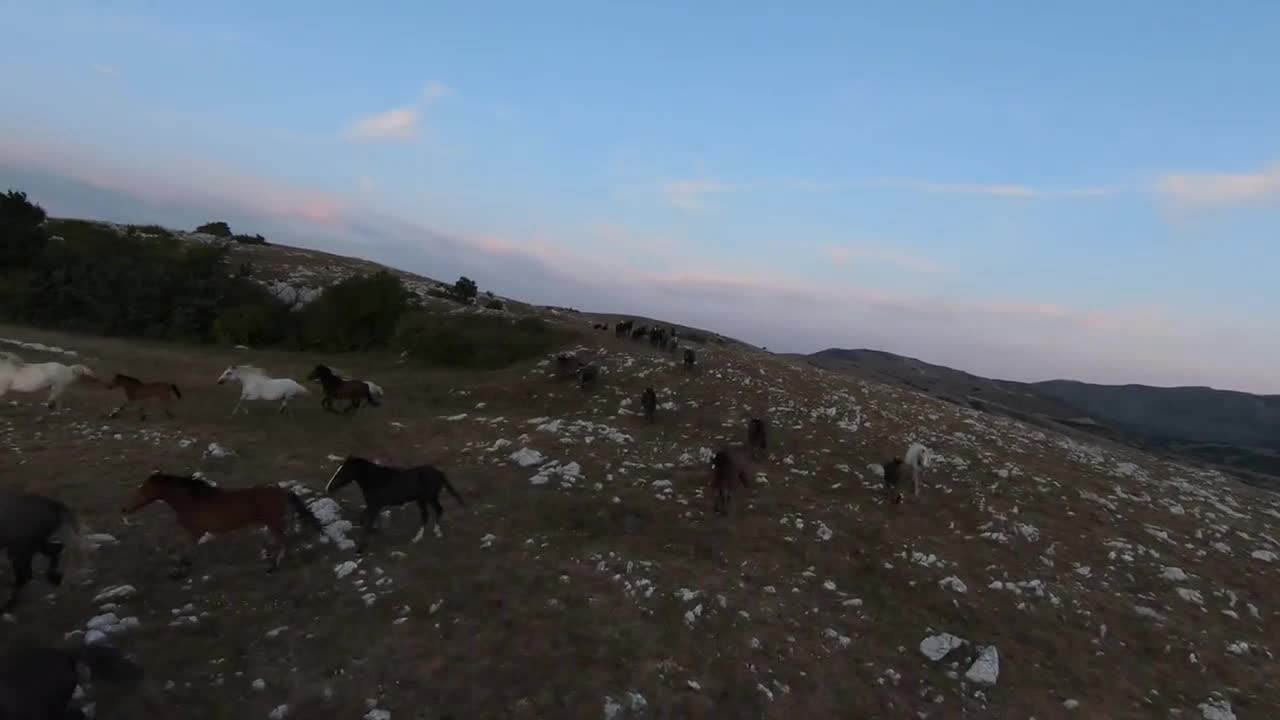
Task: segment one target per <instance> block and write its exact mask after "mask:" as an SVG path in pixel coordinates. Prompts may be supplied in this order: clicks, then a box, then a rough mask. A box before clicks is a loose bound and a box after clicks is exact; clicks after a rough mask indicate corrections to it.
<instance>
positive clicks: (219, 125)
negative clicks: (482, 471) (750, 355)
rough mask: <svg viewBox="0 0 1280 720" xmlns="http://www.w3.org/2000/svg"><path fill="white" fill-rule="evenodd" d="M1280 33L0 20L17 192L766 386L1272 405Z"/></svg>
mask: <svg viewBox="0 0 1280 720" xmlns="http://www.w3.org/2000/svg"><path fill="white" fill-rule="evenodd" d="M1278 36H1280V3H1265V2H1243V1H1232V0H1228V1H1227V2H1223V3H1217V4H1215V5H1213V6H1212V7H1210V6H1208V5H1204V4H1202V3H1172V4H1171V3H1163V2H1147V1H1146V0H1131V1H1130V2H1127V3H1119V4H1117V3H1102V2H1094V1H1093V0H1082V1H1081V2H1076V3H1065V4H1060V7H1049V6H1047V5H1046V4H1044V3H1025V2H1012V1H1010V2H1002V1H998V0H991V1H989V2H978V3H954V2H941V1H938V2H929V1H923V2H916V3H896V2H865V3H856V4H855V3H843V2H817V1H815V2H810V3H805V4H804V5H803V7H797V6H789V7H784V5H783V4H779V3H757V2H749V1H748V2H742V1H741V0H739V1H737V2H721V1H719V0H707V1H705V2H700V3H683V2H665V1H663V2H658V1H654V2H646V3H617V2H598V1H597V2H560V3H500V2H489V3H452V2H440V3H419V2H393V1H386V2H379V3H365V4H356V3H347V2H344V3H332V2H327V1H316V0H310V1H309V2H306V3H302V2H293V1H292V0H278V1H276V2H271V3H262V2H239V1H238V0H226V1H224V2H220V3H163V2H158V1H155V0H152V1H150V2H142V1H137V2H126V1H123V0H118V1H114V2H112V1H108V0H98V1H96V2H85V1H81V0H59V1H58V2H18V1H16V0H0V98H3V101H2V102H0V189H4V188H8V187H12V188H14V189H20V190H24V191H26V192H27V193H28V194H29V195H30V196H31V198H32V199H34V200H36V201H37V202H39V203H41V204H42V205H43V206H44V207H45V208H46V209H48V210H49V211H50V212H51V213H52V214H54V215H70V216H80V217H85V216H88V217H95V218H100V219H105V220H113V221H119V222H139V223H149V222H158V223H160V224H163V225H167V226H171V227H181V228H188V229H189V228H194V227H195V226H196V225H198V224H200V223H203V222H206V221H208V220H212V219H224V220H227V221H228V222H230V223H231V224H232V227H233V229H235V230H237V231H242V232H249V233H262V234H263V235H266V236H267V237H268V239H270V240H273V241H275V242H279V243H285V244H291V245H298V246H303V247H313V248H318V249H324V250H329V251H334V252H340V253H344V254H349V255H356V256H360V257H365V258H369V259H372V260H376V261H379V262H383V263H386V264H389V265H393V266H396V267H400V268H403V269H405V270H409V271H413V272H418V273H421V274H424V275H427V276H429V277H433V278H436V279H440V280H445V281H451V280H452V279H454V278H456V277H458V276H459V275H461V274H466V275H469V276H470V277H473V278H475V279H476V280H477V282H478V283H479V284H480V286H481V287H482V288H483V289H489V290H493V291H494V292H496V293H498V294H500V295H506V296H511V297H518V298H521V299H526V300H530V301H534V302H542V303H551V304H558V305H566V306H572V307H576V308H579V309H582V310H587V311H598V312H616V313H636V314H642V315H646V316H652V317H660V318H662V319H666V320H670V321H673V322H680V323H685V324H690V325H696V326H701V327H705V328H707V329H711V330H715V331H718V332H722V333H724V334H727V335H731V336H734V337H737V338H739V339H742V340H745V341H748V342H751V343H755V344H758V345H764V346H767V347H768V348H769V349H770V350H774V351H779V352H813V351H817V350H821V349H824V348H828V347H845V348H858V347H862V348H875V349H880V350H886V351H889V352H895V353H900V354H904V355H909V356H912V357H917V358H920V359H922V360H926V361H929V362H935V363H939V364H944V365H948V366H951V367H955V368H959V369H963V370H968V371H970V372H975V373H978V374H982V375H987V376H994V377H999V378H1005V379H1013V380H1045V379H1052V378H1072V379H1079V380H1086V381H1093V382H1103V383H1130V382H1133V383H1145V384H1153V385H1209V386H1214V387H1220V388H1227V389H1238V390H1244V391H1250V392H1265V393H1280V371H1278V370H1277V369H1276V364H1275V358H1276V357H1277V351H1280V327H1278V326H1277V324H1276V323H1275V322H1274V320H1275V318H1276V317H1277V316H1278V313H1277V311H1280V283H1278V282H1276V281H1275V274H1276V267H1277V260H1280V252H1278V250H1277V240H1280V234H1278V232H1277V228H1278V227H1280V86H1277V85H1276V83H1275V77H1274V75H1275V69H1276V68H1280V43H1277V42H1275V38H1276V37H1278Z"/></svg>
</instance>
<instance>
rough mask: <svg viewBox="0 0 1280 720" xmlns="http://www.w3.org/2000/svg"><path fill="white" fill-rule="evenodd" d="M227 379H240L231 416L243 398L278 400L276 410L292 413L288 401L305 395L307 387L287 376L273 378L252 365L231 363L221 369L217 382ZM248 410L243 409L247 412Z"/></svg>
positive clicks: (220, 382) (223, 381) (238, 408)
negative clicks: (237, 399)
mask: <svg viewBox="0 0 1280 720" xmlns="http://www.w3.org/2000/svg"><path fill="white" fill-rule="evenodd" d="M228 380H239V381H240V400H239V402H237V403H236V406H235V407H234V408H232V410H231V416H232V417H235V415H236V413H237V412H239V411H240V406H241V405H242V404H243V403H244V401H245V400H270V401H276V400H279V401H280V409H279V410H278V412H280V413H283V412H285V411H286V410H287V411H289V414H290V415H292V414H293V409H292V408H290V407H289V401H290V400H291V399H293V397H294V396H295V395H306V394H307V389H306V388H305V387H303V386H302V385H301V384H300V383H299V382H298V381H296V380H290V379H289V378H273V377H268V376H267V373H266V372H264V371H263V370H262V369H261V368H256V367H254V366H252V365H232V366H231V367H229V368H227V369H226V370H223V371H222V375H221V376H220V377H219V378H218V384H219V385H221V384H223V383H225V382H226V381H228ZM248 412H249V411H248V410H245V413H246V414H247V413H248Z"/></svg>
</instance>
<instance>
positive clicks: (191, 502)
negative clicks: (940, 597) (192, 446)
mask: <svg viewBox="0 0 1280 720" xmlns="http://www.w3.org/2000/svg"><path fill="white" fill-rule="evenodd" d="M597 328H598V329H604V330H607V329H608V327H607V326H599V325H597ZM642 330H643V331H644V336H647V337H649V338H650V339H651V342H652V343H653V344H654V346H655V347H661V348H663V349H668V350H672V351H673V352H674V349H673V348H674V343H675V339H676V333H675V330H674V329H671V330H670V331H669V332H668V331H661V330H657V329H644V328H640V329H632V327H631V322H630V321H626V322H622V323H618V325H617V326H616V333H617V334H618V335H619V336H622V335H624V334H628V335H630V336H631V337H633V338H639V337H642V336H641V335H640V333H641V331H642ZM655 337H656V338H657V339H654V338H655ZM692 365H693V351H692V350H691V349H686V355H685V366H686V368H688V367H691V366H692ZM555 368H556V374H557V376H558V377H561V378H568V377H573V376H574V375H576V376H577V377H578V379H579V382H580V383H581V386H582V387H583V389H584V390H585V389H589V388H590V387H592V386H593V385H594V383H595V382H596V380H597V378H598V376H599V371H598V370H597V369H596V368H595V366H593V365H590V364H587V363H583V362H581V361H580V360H579V359H578V358H577V357H576V356H575V355H572V354H565V355H559V356H557V358H556V361H555ZM81 379H84V380H88V381H91V382H97V383H100V384H104V385H105V386H106V387H109V388H120V389H122V390H123V391H124V393H125V396H126V400H125V403H124V404H123V405H121V406H120V407H118V408H116V409H115V410H113V411H112V412H111V416H112V417H114V416H117V415H119V414H120V413H121V412H122V411H124V410H125V409H127V408H128V407H129V406H131V405H137V406H138V409H139V413H140V415H141V417H142V418H143V419H145V418H146V408H147V406H148V404H149V403H155V404H158V405H159V406H160V407H161V409H162V410H163V411H164V412H165V413H166V415H168V416H169V417H173V412H172V404H173V403H174V402H175V401H177V400H180V399H181V398H182V392H181V391H180V390H179V388H178V387H177V385H175V384H173V383H169V382H143V381H140V380H138V379H136V378H133V377H130V376H126V375H121V374H116V375H115V376H114V377H113V378H112V379H111V381H109V382H107V383H102V381H101V380H98V379H97V376H96V375H95V374H94V373H93V372H92V371H91V370H90V369H89V368H87V367H84V366H82V365H73V366H66V365H62V364H60V363H41V364H39V365H28V364H25V363H23V362H22V361H21V360H20V359H18V358H16V356H13V355H9V354H0V396H3V395H4V393H5V392H6V391H7V390H9V389H14V390H18V391H23V392H34V391H39V390H41V389H44V388H49V389H50V390H51V392H50V397H49V400H48V405H49V406H50V407H54V406H56V403H57V400H58V398H59V396H60V395H61V393H62V392H63V390H65V389H66V387H67V385H69V384H70V383H71V382H74V381H76V380H81ZM307 380H310V381H314V382H317V383H319V384H320V386H321V387H322V388H323V392H324V397H323V399H322V401H321V405H322V407H323V408H324V409H325V410H326V411H330V412H339V411H338V410H336V409H335V408H334V406H333V402H334V401H335V400H345V401H346V402H347V406H346V407H345V408H343V409H342V410H341V411H340V412H342V413H354V412H355V411H356V410H357V409H358V408H359V407H360V405H361V403H363V402H368V403H369V404H370V405H372V406H375V407H377V406H379V405H380V404H381V402H382V397H383V391H382V388H381V387H379V386H378V385H377V384H375V383H373V382H371V381H367V380H355V379H348V378H345V377H343V376H341V375H340V374H339V373H338V372H335V371H334V370H333V369H332V368H329V367H327V366H324V365H317V366H316V367H315V368H314V369H313V370H312V371H311V373H310V374H309V375H308V376H307ZM228 381H236V382H239V383H240V385H241V392H240V398H239V400H238V401H237V403H236V405H235V407H234V408H233V410H232V416H235V415H236V414H237V413H239V412H240V411H241V409H242V405H243V404H244V402H245V401H246V400H250V401H269V402H278V403H279V408H278V412H279V413H285V412H288V413H290V414H292V409H291V408H290V407H289V402H290V400H291V399H293V398H295V397H297V396H299V395H307V394H308V391H307V389H306V387H304V386H303V385H302V384H300V383H298V382H296V381H294V380H291V379H288V378H271V377H269V376H268V375H267V374H266V373H265V372H264V371H262V370H261V369H259V368H256V367H253V366H250V365H234V366H231V367H228V368H227V369H226V370H225V371H224V372H223V373H222V375H221V376H220V377H219V378H218V381H217V382H218V383H219V384H223V383H226V382H228ZM640 406H641V408H642V411H643V417H644V420H645V421H646V422H648V423H653V422H655V417H656V412H657V408H658V403H657V393H656V392H655V390H654V389H653V388H652V387H647V388H645V389H644V391H643V393H642V394H641V397H640ZM246 412H247V410H246ZM746 431H747V432H746V445H745V448H742V447H740V446H733V445H726V446H723V447H721V448H720V449H719V450H717V451H716V452H714V453H713V454H712V457H711V463H710V468H709V470H710V483H709V485H710V488H711V489H712V491H713V492H714V495H715V499H714V504H713V512H715V513H716V514H718V515H722V516H723V515H727V514H728V511H729V504H730V501H731V500H732V496H733V491H734V488H735V487H736V486H737V485H739V484H740V485H742V486H743V487H750V486H751V478H752V476H753V474H754V473H753V471H752V469H751V463H753V462H755V461H757V460H760V459H762V458H767V456H768V452H769V424H768V422H767V420H766V419H764V418H762V417H751V418H749V419H748V420H747V427H746ZM928 464H929V453H928V450H927V449H926V448H925V447H924V446H923V445H920V444H918V443H917V444H912V445H911V446H910V447H909V448H908V450H907V452H906V453H905V456H904V457H894V458H892V459H891V460H889V461H886V462H884V463H882V464H881V467H882V469H883V471H884V490H885V492H886V493H887V494H888V496H889V498H890V500H891V501H892V502H894V503H899V502H901V501H902V492H901V489H900V486H902V485H906V484H909V485H910V486H911V488H912V491H913V493H914V494H917V495H918V494H919V490H920V482H921V480H922V479H923V474H924V469H925V467H926V466H927V465H928ZM350 484H355V485H357V486H358V487H359V488H360V491H361V494H362V495H363V498H364V503H365V507H364V511H363V514H362V516H361V522H360V525H361V526H362V530H363V532H362V535H361V536H360V538H359V540H358V543H357V546H356V551H357V552H363V551H364V550H365V548H366V546H367V544H368V541H369V538H370V536H371V535H373V534H374V533H376V532H377V519H378V517H379V515H380V514H381V513H382V511H383V510H384V509H386V508H389V507H394V506H400V505H405V504H409V503H413V504H416V505H417V506H418V509H419V511H420V513H421V520H422V529H421V530H420V531H419V537H420V536H421V535H422V534H423V533H424V532H425V531H426V530H427V529H428V528H429V527H430V528H431V529H432V530H434V532H435V534H436V535H437V536H442V534H443V533H442V530H441V526H440V519H441V516H442V515H443V512H444V508H443V507H442V506H441V504H440V493H441V491H442V490H443V491H447V492H448V493H449V494H450V495H452V496H453V497H454V499H455V500H456V501H457V502H458V503H459V504H460V505H465V502H464V501H463V498H462V496H461V495H460V494H459V493H458V491H457V490H456V489H455V488H454V486H453V485H452V484H451V483H450V482H449V480H448V478H447V477H446V475H445V474H444V472H442V471H441V470H439V469H438V468H436V467H434V466H431V465H422V466H417V467H393V466H386V465H380V464H378V463H375V462H373V461H370V460H367V459H365V458H362V457H357V456H348V457H346V458H345V459H344V461H343V462H342V464H341V465H340V466H339V467H338V469H337V470H336V471H335V472H334V474H333V475H332V476H331V477H330V478H329V480H328V482H327V483H326V484H325V487H324V493H325V495H326V496H333V495H335V494H337V493H338V492H340V491H341V490H342V489H343V488H344V487H346V486H347V485H350ZM157 501H159V502H163V503H165V504H166V505H168V506H169V507H170V508H171V509H172V510H173V512H174V513H175V515H176V516H177V521H178V524H179V526H181V527H182V528H183V530H185V531H186V535H187V537H188V538H189V540H190V546H189V548H194V547H195V546H196V545H197V544H198V543H199V541H200V539H201V538H202V537H204V536H205V535H206V534H215V535H217V534H223V533H227V532H231V531H235V530H240V529H244V528H265V529H266V530H267V531H268V535H269V538H270V540H271V543H272V544H273V545H274V546H275V552H274V553H270V556H269V566H268V572H272V571H274V570H275V569H276V568H278V567H279V565H280V561H281V559H282V558H283V557H284V555H285V552H286V549H287V540H286V537H287V536H286V532H285V531H286V528H287V527H288V519H289V515H290V514H292V515H294V516H296V517H297V518H298V520H299V521H300V522H301V524H302V525H303V526H304V527H306V528H307V529H309V530H311V531H312V532H315V533H323V531H324V527H323V525H322V524H321V522H320V520H319V519H318V518H317V517H316V515H315V514H314V513H313V512H312V511H311V509H310V508H309V507H308V505H307V503H306V502H305V501H304V500H303V499H302V497H301V496H299V495H298V494H296V493H294V492H292V491H290V490H287V489H285V488H283V487H279V486H276V485H262V486H255V487H248V488H240V489H223V488H220V487H218V486H216V485H214V484H212V483H210V482H208V481H207V480H205V479H203V478H202V477H200V476H199V475H198V474H196V475H191V476H181V475H171V474H167V473H164V472H162V471H160V470H156V471H154V472H152V473H151V474H150V475H148V476H147V477H146V478H145V479H143V480H142V482H141V484H139V485H138V487H137V489H136V490H135V491H134V492H133V495H132V497H131V498H130V499H129V500H128V501H127V502H126V503H124V505H123V506H122V513H124V514H126V515H127V514H131V513H135V512H137V511H139V510H141V509H143V508H145V507H147V506H148V505H151V504H152V503H155V502H157ZM82 547H83V545H82V540H81V539H80V527H79V524H78V522H77V519H76V514H75V513H74V512H73V511H72V510H71V508H70V507H68V506H67V505H66V504H64V503H62V502H60V501H58V500H56V499H53V498H49V497H45V496H41V495H35V494H30V493H14V492H7V491H0V549H4V550H7V551H8V553H9V557H10V561H11V563H12V565H13V572H14V584H13V589H12V592H11V593H10V596H9V598H8V600H7V601H6V602H5V604H4V605H3V606H0V615H2V614H4V613H7V612H9V611H10V610H12V609H13V608H14V607H15V606H16V604H17V602H18V599H19V596H20V594H21V592H22V590H23V588H24V586H26V585H27V584H28V583H29V582H30V581H31V580H32V578H33V575H34V573H33V568H32V561H33V559H34V557H35V556H36V555H37V554H39V555H43V556H44V557H45V558H47V560H48V564H47V569H46V571H45V577H46V579H47V580H48V581H49V583H51V584H52V585H55V586H56V585H59V584H61V582H62V579H63V566H64V558H63V556H64V554H65V555H67V556H68V560H69V561H74V558H75V556H76V555H77V554H78V552H79V551H80V550H81V549H82ZM191 566H192V558H191V555H190V553H189V552H188V551H184V552H182V553H181V554H180V556H179V558H178V564H177V567H176V568H175V569H174V571H173V576H174V577H181V576H183V575H185V574H187V573H188V572H189V571H190V569H191ZM23 653H25V654H23ZM41 663H45V664H46V665H47V666H48V667H50V668H61V670H58V671H56V672H55V671H53V670H50V671H49V672H48V673H46V674H45V675H44V676H42V679H33V678H32V676H31V675H30V668H32V667H37V666H39V667H43V666H42V665H41ZM78 665H82V666H84V667H87V668H89V670H90V672H91V673H92V674H93V676H94V677H95V678H98V679H102V678H105V679H107V680H111V679H112V678H116V679H119V678H126V679H127V678H136V676H137V674H138V671H137V668H136V666H133V665H132V664H131V661H128V660H127V659H125V658H124V656H122V655H120V654H119V652H118V651H115V650H114V649H112V648H110V647H95V646H93V645H86V646H84V647H81V648H78V649H68V650H51V649H39V648H37V649H32V648H27V649H25V650H21V651H17V654H10V655H9V656H0V718H5V719H7V718H27V717H31V718H44V717H58V718H62V717H81V715H80V714H78V711H75V710H68V709H67V705H68V703H69V701H70V698H71V694H72V692H73V690H74V688H75V686H76V684H77V682H76V681H77V679H78V678H77V673H78V670H77V666H78ZM68 673H69V674H68ZM99 676H101V677H99ZM68 683H69V684H68ZM41 712H44V713H45V714H40V713H41ZM24 713H25V714H24Z"/></svg>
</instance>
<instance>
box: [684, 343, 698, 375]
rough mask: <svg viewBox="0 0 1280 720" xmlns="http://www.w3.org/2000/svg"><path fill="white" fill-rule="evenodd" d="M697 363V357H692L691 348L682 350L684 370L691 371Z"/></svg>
mask: <svg viewBox="0 0 1280 720" xmlns="http://www.w3.org/2000/svg"><path fill="white" fill-rule="evenodd" d="M696 362H697V356H696V355H694V352H693V348H685V349H684V369H685V370H692V369H693V365H694V363H696Z"/></svg>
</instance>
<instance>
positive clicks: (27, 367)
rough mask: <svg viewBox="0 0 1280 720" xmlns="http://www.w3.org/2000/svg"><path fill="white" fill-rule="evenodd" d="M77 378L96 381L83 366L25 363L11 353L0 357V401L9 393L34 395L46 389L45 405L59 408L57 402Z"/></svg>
mask: <svg viewBox="0 0 1280 720" xmlns="http://www.w3.org/2000/svg"><path fill="white" fill-rule="evenodd" d="M80 378H90V379H93V380H97V379H98V376H97V375H94V374H93V371H92V370H90V369H89V368H87V367H85V366H84V365H63V364H62V363H59V362H46V363H26V362H23V361H22V358H20V357H18V356H17V355H14V354H13V353H0V397H4V395H5V393H7V392H9V391H10V390H15V391H17V392H21V393H33V392H40V391H41V390H44V389H45V388H49V398H48V399H47V400H46V401H45V405H47V406H48V407H49V409H50V410H52V409H53V408H55V407H57V406H58V398H60V397H62V393H63V392H64V391H65V390H66V389H67V387H68V386H70V385H71V383H73V382H75V381H76V380H79V379H80Z"/></svg>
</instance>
